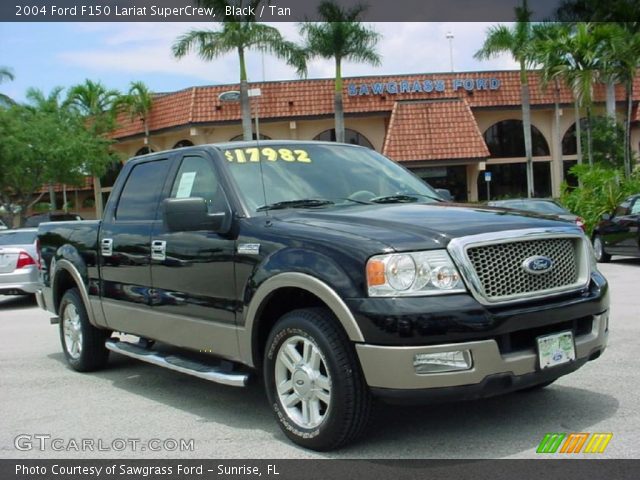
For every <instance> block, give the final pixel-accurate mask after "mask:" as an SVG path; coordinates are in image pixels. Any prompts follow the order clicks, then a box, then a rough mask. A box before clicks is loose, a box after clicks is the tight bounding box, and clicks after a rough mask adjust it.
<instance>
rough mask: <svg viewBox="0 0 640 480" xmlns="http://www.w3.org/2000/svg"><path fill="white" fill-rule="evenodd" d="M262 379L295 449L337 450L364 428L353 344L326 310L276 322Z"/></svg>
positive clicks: (365, 407) (366, 405) (364, 398)
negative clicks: (295, 445) (296, 446)
mask: <svg viewBox="0 0 640 480" xmlns="http://www.w3.org/2000/svg"><path fill="white" fill-rule="evenodd" d="M264 378H265V386H266V391H267V397H268V398H269V403H270V405H271V407H272V408H273V410H274V413H275V416H276V419H277V421H278V423H279V424H280V427H281V428H282V430H283V431H284V433H285V435H287V437H289V438H290V439H291V440H292V441H293V442H295V443H297V444H298V445H301V446H303V447H306V448H311V449H313V450H331V449H335V448H338V447H340V446H342V445H344V444H346V443H348V442H350V441H352V440H354V439H355V438H356V437H357V436H358V435H359V434H360V433H361V432H362V431H363V429H364V427H365V426H366V424H367V420H368V417H369V412H370V409H371V395H370V393H369V389H368V387H367V385H366V383H365V381H364V377H363V375H362V372H361V371H360V365H359V364H358V360H357V358H356V353H355V351H354V349H353V346H352V345H351V342H350V341H349V339H348V338H347V335H346V334H345V332H344V331H343V330H342V329H341V328H340V326H339V324H338V323H337V321H336V320H335V318H334V317H333V315H332V314H331V313H330V312H328V311H327V310H324V309H320V308H310V309H304V310H295V311H293V312H290V313H288V314H286V315H284V316H283V317H282V318H281V319H280V320H279V321H278V322H277V323H276V325H275V326H274V328H273V330H272V331H271V334H270V335H269V339H268V340H267V345H266V351H265V358H264Z"/></svg>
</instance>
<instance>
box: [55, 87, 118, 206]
mask: <svg viewBox="0 0 640 480" xmlns="http://www.w3.org/2000/svg"><path fill="white" fill-rule="evenodd" d="M122 98H123V97H122V95H121V94H120V92H119V91H118V90H114V89H109V88H107V87H105V86H104V85H103V84H102V83H101V82H93V81H91V80H89V79H87V80H85V82H84V83H82V84H80V85H76V86H74V87H71V88H70V89H69V92H68V94H67V102H68V104H69V105H70V106H71V108H73V109H75V110H76V111H77V112H78V113H79V114H80V115H82V116H84V117H86V118H87V119H90V123H91V128H92V130H93V133H94V134H95V135H98V136H105V135H107V134H108V133H109V132H110V131H111V130H112V129H113V127H114V126H115V116H116V112H117V110H118V108H119V105H120V103H121V102H122ZM93 185H94V197H95V208H96V214H97V215H98V217H100V216H101V215H102V184H101V182H100V177H97V176H96V177H94V178H93Z"/></svg>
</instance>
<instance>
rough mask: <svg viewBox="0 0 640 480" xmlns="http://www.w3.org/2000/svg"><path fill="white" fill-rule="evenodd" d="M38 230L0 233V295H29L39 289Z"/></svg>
mask: <svg viewBox="0 0 640 480" xmlns="http://www.w3.org/2000/svg"><path fill="white" fill-rule="evenodd" d="M37 234H38V230H37V229H36V228H24V229H19V230H3V231H0V295H29V294H32V293H35V292H36V290H38V289H39V288H40V279H39V272H38V262H39V256H38V250H37V247H36V239H37Z"/></svg>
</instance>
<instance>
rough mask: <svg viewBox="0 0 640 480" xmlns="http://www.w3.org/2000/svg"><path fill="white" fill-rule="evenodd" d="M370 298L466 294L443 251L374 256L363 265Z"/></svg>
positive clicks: (456, 272) (447, 256) (460, 280)
mask: <svg viewBox="0 0 640 480" xmlns="http://www.w3.org/2000/svg"><path fill="white" fill-rule="evenodd" d="M367 287H368V291H369V296H370V297H397V296H422V295H438V294H443V293H460V292H464V291H466V289H465V286H464V283H463V282H462V279H461V278H460V274H459V273H458V270H457V269H456V267H455V265H454V264H453V262H452V261H451V258H450V257H449V254H448V253H447V252H446V251H445V250H429V251H425V252H411V253H391V254H388V255H376V256H374V257H371V258H370V259H369V261H368V262H367Z"/></svg>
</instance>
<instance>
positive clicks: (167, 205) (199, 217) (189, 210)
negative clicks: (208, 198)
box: [163, 197, 231, 233]
mask: <svg viewBox="0 0 640 480" xmlns="http://www.w3.org/2000/svg"><path fill="white" fill-rule="evenodd" d="M163 206H164V209H163V210H164V223H165V225H166V226H167V228H168V229H169V231H171V232H193V231H197V230H210V231H213V232H217V233H227V232H228V231H229V230H231V212H229V211H223V212H216V213H209V212H208V210H207V203H206V202H205V200H204V198H200V197H191V198H167V199H166V200H164V202H163Z"/></svg>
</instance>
